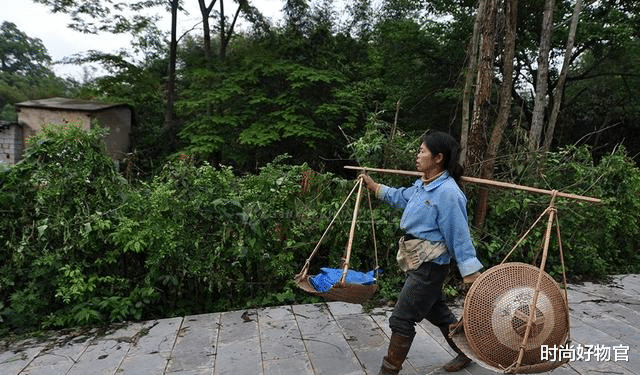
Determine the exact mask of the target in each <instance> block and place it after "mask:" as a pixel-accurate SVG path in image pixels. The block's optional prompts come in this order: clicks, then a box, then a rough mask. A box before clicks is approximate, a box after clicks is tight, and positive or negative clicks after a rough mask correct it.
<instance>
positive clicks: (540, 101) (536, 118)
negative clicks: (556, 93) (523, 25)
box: [529, 0, 555, 151]
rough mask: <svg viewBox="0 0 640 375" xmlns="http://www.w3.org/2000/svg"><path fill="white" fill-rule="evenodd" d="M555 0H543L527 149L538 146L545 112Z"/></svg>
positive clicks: (534, 149)
mask: <svg viewBox="0 0 640 375" xmlns="http://www.w3.org/2000/svg"><path fill="white" fill-rule="evenodd" d="M554 7H555V0H545V2H544V13H543V15H542V31H541V36H540V52H539V54H538V67H537V78H536V81H535V82H536V96H535V100H534V107H533V117H532V119H531V129H530V130H529V151H536V150H537V149H538V147H540V139H541V136H542V129H543V127H544V119H545V114H546V107H547V101H548V99H549V96H548V93H547V87H548V77H549V51H550V50H551V32H552V29H553V9H554Z"/></svg>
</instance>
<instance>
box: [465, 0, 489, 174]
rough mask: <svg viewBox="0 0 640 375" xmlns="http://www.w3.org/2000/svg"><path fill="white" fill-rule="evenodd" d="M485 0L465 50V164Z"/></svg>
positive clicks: (480, 7) (482, 1)
mask: <svg viewBox="0 0 640 375" xmlns="http://www.w3.org/2000/svg"><path fill="white" fill-rule="evenodd" d="M485 6H486V0H480V2H479V4H478V13H477V14H476V19H475V22H474V23H473V35H472V36H471V41H469V47H468V50H467V71H466V74H465V81H464V91H463V93H462V124H461V127H460V150H461V151H460V160H459V162H460V164H461V165H466V162H467V149H468V146H467V145H468V143H469V127H470V124H469V122H470V120H469V119H470V112H471V111H470V106H471V88H472V87H473V82H474V80H473V78H474V77H475V76H476V67H477V63H478V39H479V38H480V37H479V35H478V34H479V33H480V23H481V22H482V17H483V16H484V8H485Z"/></svg>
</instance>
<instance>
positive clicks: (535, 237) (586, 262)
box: [470, 146, 640, 280]
mask: <svg viewBox="0 0 640 375" xmlns="http://www.w3.org/2000/svg"><path fill="white" fill-rule="evenodd" d="M512 160H515V162H513V163H512V164H510V165H503V166H501V168H504V169H511V170H520V171H524V173H521V174H520V177H519V179H517V180H515V181H510V182H515V183H518V184H521V185H527V186H534V187H539V188H542V189H548V190H553V189H556V190H558V191H562V192H566V193H573V194H578V195H586V196H592V197H596V198H601V199H602V203H599V204H598V203H589V202H582V201H577V200H572V199H567V198H561V197H558V198H557V199H556V208H557V217H558V222H559V225H560V232H561V239H562V246H563V253H564V257H565V266H566V271H567V274H568V276H569V277H570V278H571V279H572V280H581V279H591V280H602V279H604V278H605V277H606V276H607V275H610V274H618V273H631V272H638V270H640V255H639V254H638V248H639V245H640V240H639V239H640V225H639V224H640V223H639V222H638V216H637V212H639V211H638V210H640V196H639V195H638V191H640V170H639V169H638V168H637V166H636V165H635V163H634V162H633V160H632V159H631V158H629V157H628V156H626V155H625V151H624V149H623V148H619V149H617V150H616V151H615V152H613V153H612V154H610V155H608V156H606V157H604V158H603V159H602V160H600V161H599V162H598V163H594V161H593V159H592V157H591V154H590V150H589V149H588V148H587V147H586V146H585V147H580V148H576V147H566V148H563V149H561V150H559V151H558V152H552V153H548V154H547V155H545V157H540V158H539V159H536V160H533V161H531V162H530V163H529V164H528V165H527V164H524V163H523V162H521V161H517V158H514V159H512ZM522 165H526V166H527V168H526V170H525V168H522ZM470 195H471V196H472V197H475V194H474V192H473V190H472V193H471V194H470ZM490 197H491V198H490V210H489V214H488V217H487V221H486V228H484V230H483V232H482V236H481V237H480V238H479V241H478V246H477V248H478V252H479V254H480V255H481V256H482V257H483V260H484V261H485V264H491V265H493V264H497V263H498V262H500V261H501V260H502V259H503V258H504V257H505V256H506V254H507V253H508V252H509V251H510V250H511V248H512V247H513V245H515V244H516V242H517V240H518V239H519V238H520V237H521V236H522V235H524V233H525V232H526V230H527V229H528V228H529V227H530V226H531V225H532V224H533V223H534V221H535V219H537V218H538V216H539V215H540V214H541V213H542V212H543V211H544V210H545V208H546V207H547V206H548V204H549V202H550V199H551V197H550V196H547V195H540V194H533V193H527V192H521V191H514V190H498V189H495V190H492V192H491V196H490ZM546 223H547V218H546V217H545V218H543V220H542V221H541V222H540V223H539V224H538V225H537V226H536V227H535V229H534V230H533V231H532V232H531V233H530V234H529V235H528V236H527V237H526V238H525V240H524V241H523V243H522V244H521V246H519V248H518V249H517V250H516V251H515V252H514V253H513V254H512V256H511V257H510V258H509V260H513V261H523V262H526V263H532V262H534V261H535V262H539V260H540V251H541V249H542V242H541V241H542V237H543V234H544V230H545V228H546ZM546 270H547V271H548V272H550V273H551V274H552V275H553V276H556V277H558V276H560V274H561V261H560V251H559V247H558V246H557V236H556V229H555V228H554V229H553V232H552V236H551V246H550V248H549V253H548V259H547V267H546Z"/></svg>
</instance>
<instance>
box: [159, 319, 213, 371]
mask: <svg viewBox="0 0 640 375" xmlns="http://www.w3.org/2000/svg"><path fill="white" fill-rule="evenodd" d="M220 316H221V314H220V313H215V314H202V315H191V316H186V317H185V318H184V321H183V322H182V327H181V328H180V331H179V332H178V337H177V339H176V344H175V346H174V348H173V352H172V353H171V359H170V360H169V365H168V367H167V371H166V373H168V374H175V373H186V372H189V371H190V372H193V373H196V374H198V373H200V371H204V373H207V371H208V373H209V374H210V373H211V372H212V371H211V369H213V364H214V361H215V355H216V344H217V340H218V332H219V329H220Z"/></svg>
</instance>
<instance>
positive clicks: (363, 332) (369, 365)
mask: <svg viewBox="0 0 640 375" xmlns="http://www.w3.org/2000/svg"><path fill="white" fill-rule="evenodd" d="M336 321H337V322H338V324H339V325H340V327H341V328H342V333H343V335H344V336H345V337H346V339H347V342H348V343H349V346H351V350H353V352H354V353H355V355H356V357H357V358H358V360H359V362H360V364H361V366H362V367H363V369H364V370H365V372H366V373H367V374H377V371H378V370H380V364H381V363H382V358H383V357H384V355H386V354H387V347H388V345H389V340H388V339H387V336H386V335H385V333H384V331H383V330H382V329H381V328H380V327H379V326H378V324H376V322H375V321H374V320H373V319H372V318H371V317H369V316H367V315H362V314H358V315H339V316H337V317H336Z"/></svg>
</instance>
